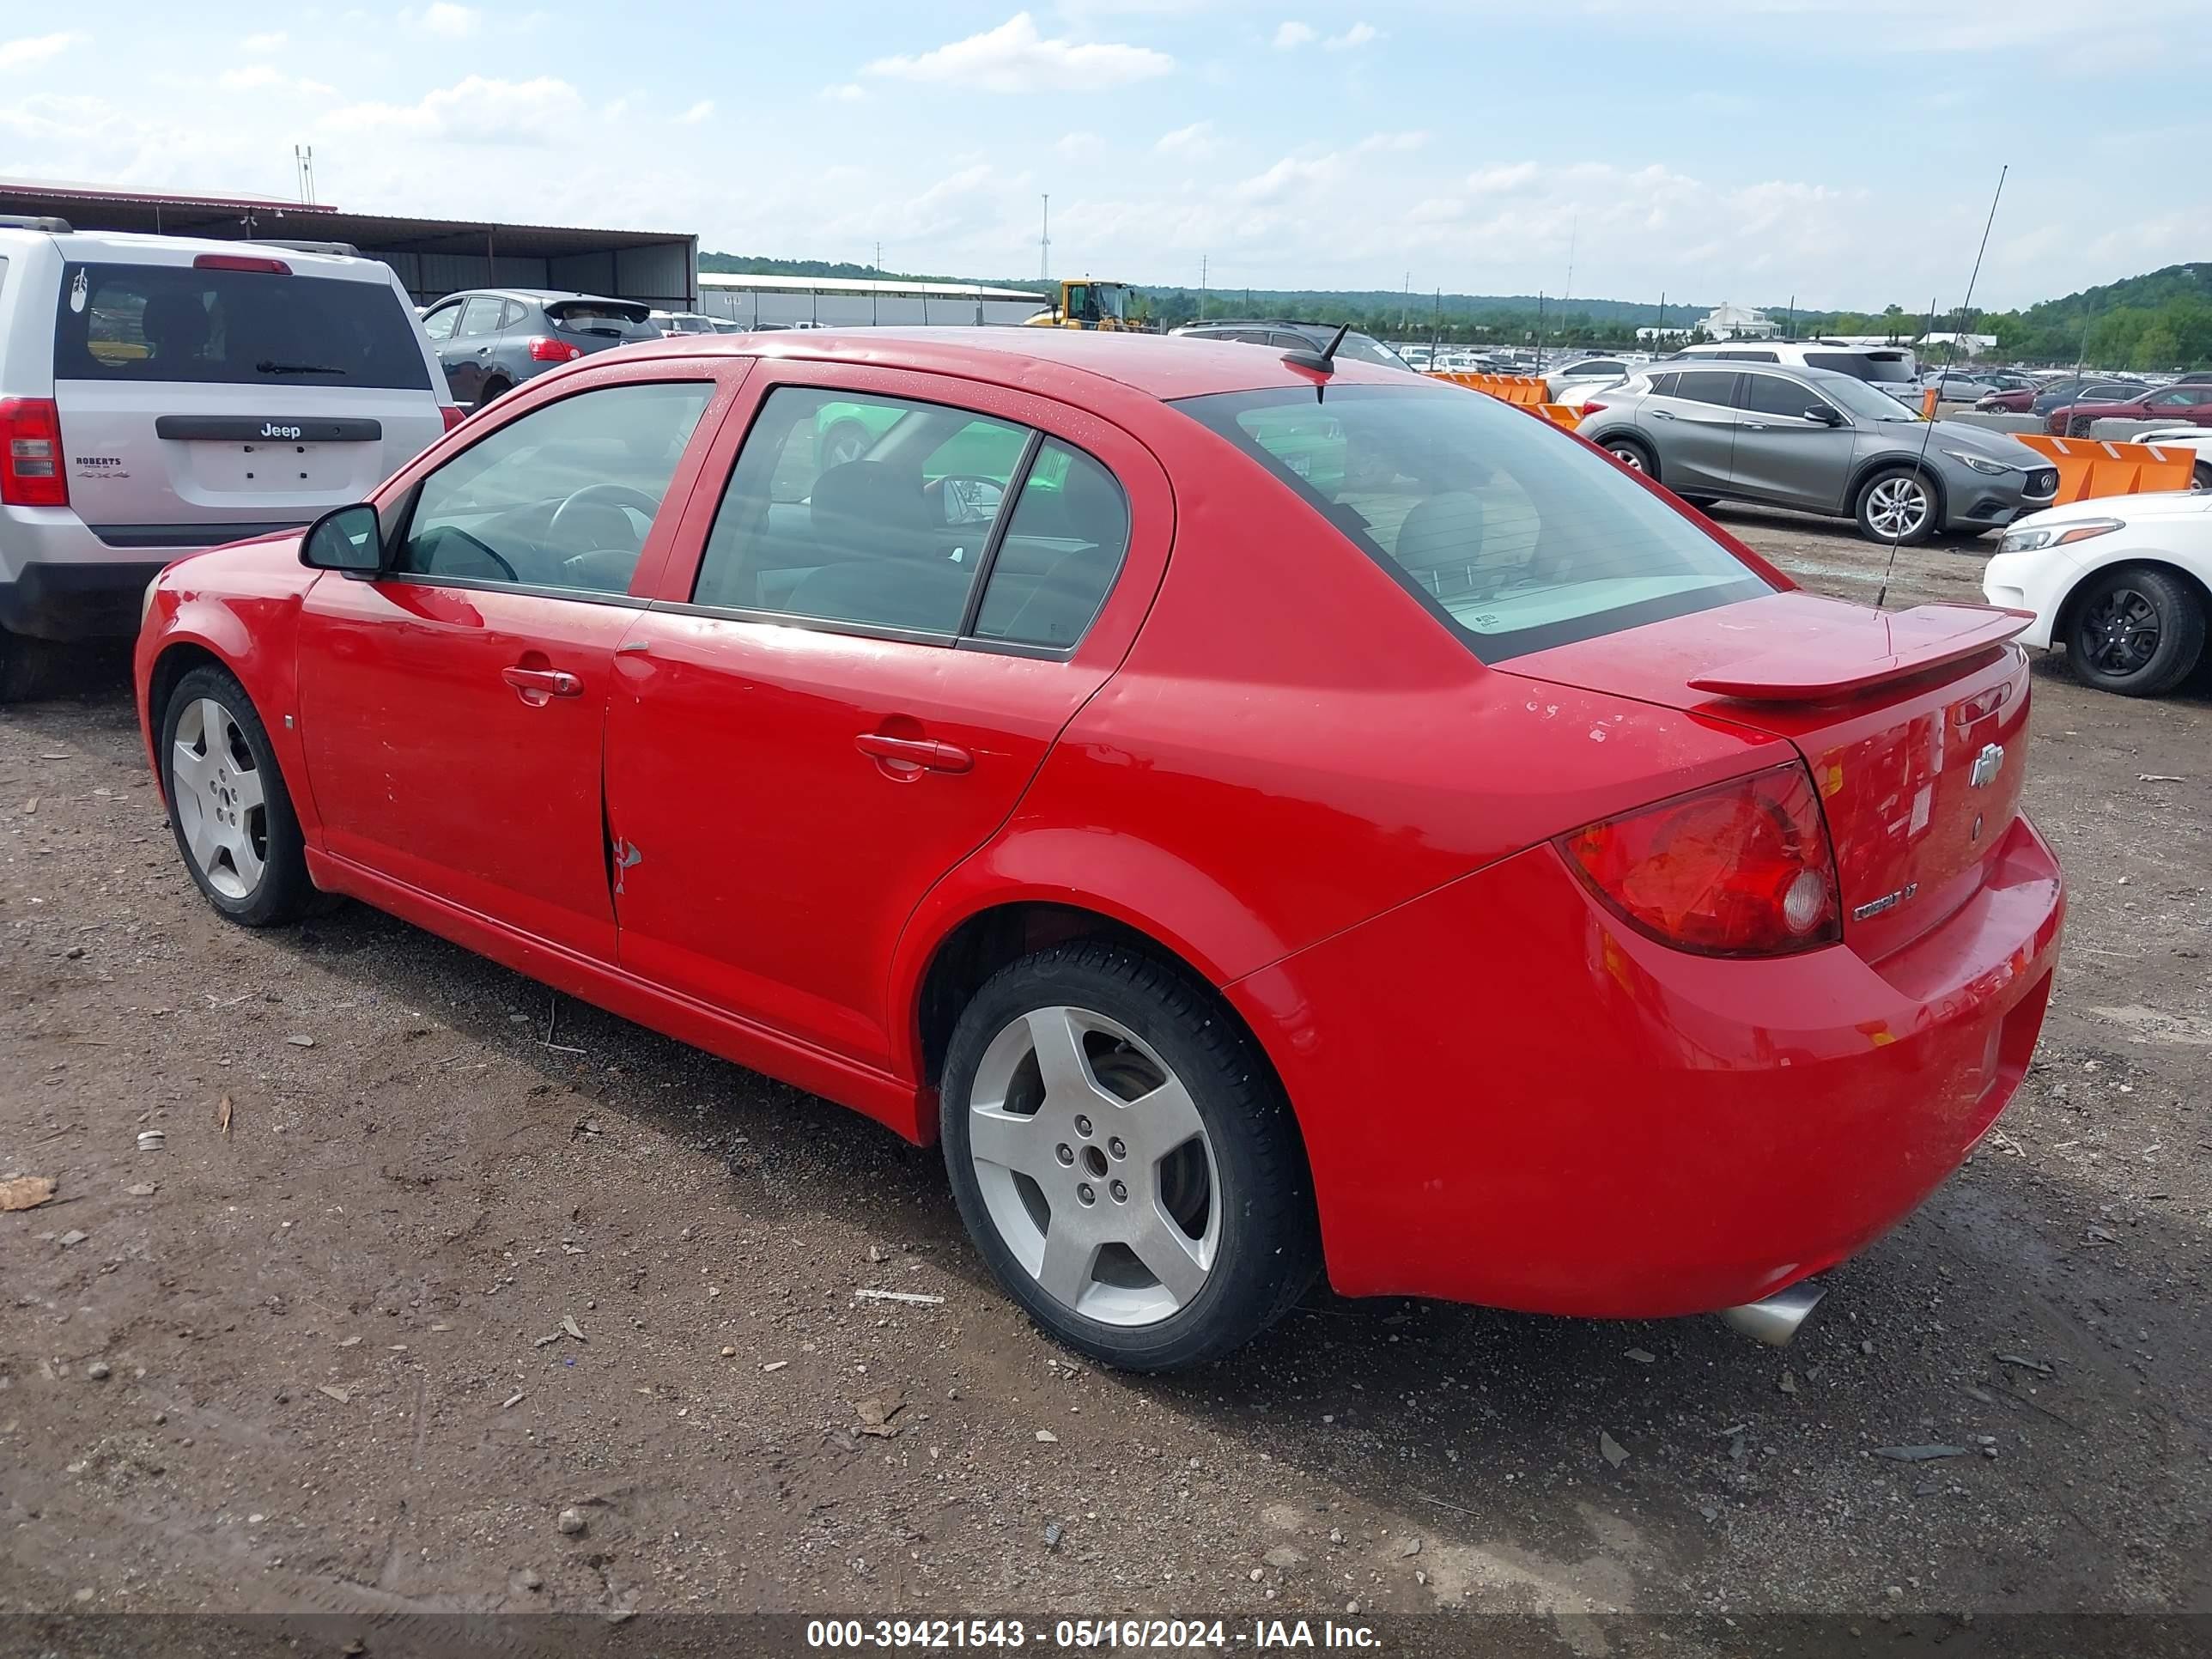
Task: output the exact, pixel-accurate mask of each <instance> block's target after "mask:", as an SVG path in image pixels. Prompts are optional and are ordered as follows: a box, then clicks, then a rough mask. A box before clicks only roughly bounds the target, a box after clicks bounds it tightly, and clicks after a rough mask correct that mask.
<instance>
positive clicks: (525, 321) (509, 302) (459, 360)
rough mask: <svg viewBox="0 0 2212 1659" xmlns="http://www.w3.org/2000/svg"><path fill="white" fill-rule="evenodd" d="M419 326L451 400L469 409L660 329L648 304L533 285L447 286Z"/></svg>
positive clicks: (653, 335) (653, 336)
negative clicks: (455, 290) (451, 290)
mask: <svg viewBox="0 0 2212 1659" xmlns="http://www.w3.org/2000/svg"><path fill="white" fill-rule="evenodd" d="M422 331H423V332H424V333H425V334H427V335H428V336H429V337H430V344H431V348H432V349H434V350H435V351H436V352H437V354H438V362H439V363H440V364H441V366H442V367H443V368H444V369H445V371H446V383H447V386H450V387H451V388H452V389H453V401H454V402H455V403H457V404H460V405H461V406H462V407H463V408H465V409H471V410H475V409H482V408H483V406H484V405H485V404H488V403H489V402H490V401H491V400H492V399H493V398H496V397H498V396H500V395H501V393H502V392H508V391H511V390H513V388H514V387H515V386H520V385H521V383H522V382H523V381H525V380H530V379H532V378H533V377H535V376H537V375H539V374H544V372H545V371H546V370H547V369H549V368H559V367H560V366H561V365H562V363H567V362H574V361H575V360H576V359H577V358H579V357H582V356H588V355H589V354H591V353H592V352H594V351H605V350H606V349H609V348H610V347H612V346H618V345H627V344H629V343H630V342H631V341H633V340H657V339H659V337H660V331H659V329H658V328H656V327H655V326H653V308H652V307H650V306H641V305H638V304H636V303H635V302H634V301H629V300H610V299H607V298H605V296H604V295H597V294H562V293H552V292H549V291H548V290H546V289H535V288H496V289H470V290H468V291H467V292H465V293H461V294H449V295H447V296H446V297H445V298H444V299H442V300H441V301H438V303H437V304H436V305H435V306H432V307H430V308H429V310H428V311H427V312H425V313H422Z"/></svg>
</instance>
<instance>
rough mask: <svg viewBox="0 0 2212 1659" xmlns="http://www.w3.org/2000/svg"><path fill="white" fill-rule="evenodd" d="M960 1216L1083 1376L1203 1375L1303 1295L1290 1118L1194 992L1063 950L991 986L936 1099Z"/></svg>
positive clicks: (1117, 955)
mask: <svg viewBox="0 0 2212 1659" xmlns="http://www.w3.org/2000/svg"><path fill="white" fill-rule="evenodd" d="M941 1100H942V1131H943V1137H944V1142H945V1167H946V1170H947V1171H948V1173H949V1174H950V1176H951V1182H952V1191H953V1195H954V1196H955V1198H957V1200H958V1201H959V1205H960V1212H961V1215H962V1218H963V1219H964V1220H965V1221H966V1223H967V1225H968V1230H969V1233H970V1234H971V1235H972V1236H973V1237H974V1238H975V1243H976V1246H977V1248H978V1249H981V1251H982V1253H983V1255H984V1257H985V1259H986V1260H987V1261H988V1262H989V1263H990V1265H991V1268H992V1271H993V1272H994V1273H996V1274H997V1275H998V1278H999V1280H1000V1283H1001V1284H1002V1285H1004V1286H1005V1287H1006V1291H1007V1292H1008V1293H1009V1294H1010V1295H1012V1297H1013V1298H1014V1299H1015V1300H1016V1301H1017V1302H1018V1303H1020V1304H1022V1306H1023V1308H1024V1310H1026V1311H1027V1312H1028V1313H1029V1315H1030V1317H1031V1318H1032V1319H1034V1320H1035V1321H1036V1322H1037V1323H1038V1324H1039V1325H1041V1326H1042V1327H1043V1328H1045V1330H1046V1331H1047V1332H1048V1333H1049V1334H1052V1335H1053V1336H1054V1337H1056V1338H1058V1339H1059V1340H1061V1341H1063V1342H1065V1343H1066V1344H1067V1345H1068V1346H1071V1347H1073V1348H1077V1349H1079V1350H1080V1351H1081V1352H1084V1353H1086V1354H1089V1355H1090V1356H1091V1358H1094V1359H1097V1360H1100V1361H1103V1362H1104V1363H1106V1364H1112V1365H1119V1366H1123V1367H1126V1368H1128V1369H1130V1370H1147V1371H1158V1370H1176V1369H1180V1368H1181V1367H1183V1366H1186V1365H1194V1364H1201V1363H1203V1362H1205V1361H1206V1360H1209V1359H1213V1358H1218V1357H1219V1356H1220V1355H1222V1354H1225V1353H1226V1352H1229V1351H1230V1350H1231V1349H1233V1348H1236V1347H1237V1346H1241V1345H1242V1344H1243V1343H1244V1342H1246V1341H1248V1340H1250V1339H1251V1338H1252V1337H1254V1336H1255V1335H1257V1334H1259V1333H1260V1332H1261V1331H1262V1330H1264V1329H1266V1328H1267V1326H1269V1325H1271V1324H1273V1322H1275V1320H1277V1319H1278V1318H1279V1317H1280V1316H1282V1314H1283V1313H1284V1311H1285V1310H1287V1309H1288V1308H1289V1307H1290V1305H1291V1303H1292V1302H1294V1301H1296V1300H1297V1297H1298V1296H1299V1295H1300V1294H1301V1293H1303V1292H1304V1290H1305V1288H1306V1286H1307V1285H1309V1284H1310V1283H1311V1282H1312V1279H1313V1274H1314V1271H1315V1267H1316V1262H1317V1259H1318V1247H1317V1243H1316V1236H1315V1229H1314V1223H1313V1200H1312V1196H1311V1190H1310V1180H1309V1178H1308V1176H1307V1174H1306V1168H1305V1160H1304V1153H1303V1151H1302V1149H1301V1147H1300V1146H1299V1144H1298V1138H1297V1129H1296V1127H1295V1126H1294V1124H1293V1123H1292V1122H1291V1115H1290V1109H1289V1107H1288V1106H1287V1104H1285V1102H1284V1101H1283V1100H1282V1098H1281V1096H1280V1093H1279V1091H1277V1090H1276V1089H1275V1087H1274V1086H1273V1082H1272V1079H1269V1078H1268V1076H1267V1071H1266V1067H1265V1066H1264V1065H1263V1064H1261V1062H1260V1061H1259V1060H1258V1059H1257V1057H1256V1056H1255V1055H1254V1054H1251V1053H1250V1052H1249V1042H1248V1040H1247V1039H1246V1038H1245V1037H1244V1036H1243V1034H1242V1033H1240V1032H1237V1031H1235V1030H1232V1029H1231V1022H1229V1021H1227V1020H1225V1018H1223V1016H1222V1012H1221V1010H1220V1009H1219V1008H1218V1006H1215V1005H1214V1003H1213V1001H1212V997H1211V995H1210V994H1208V993H1207V992H1206V991H1205V990H1204V989H1203V988H1201V987H1198V986H1195V985H1194V984H1192V983H1191V982H1190V981H1187V980H1186V979H1184V978H1183V976H1182V975H1181V974H1179V973H1177V972H1176V971H1175V970H1174V969H1171V968H1170V967H1168V966H1166V965H1165V964H1163V963H1158V962H1156V961H1154V960H1152V959H1151V958H1149V957H1145V956H1142V955H1139V954H1138V953H1136V952H1135V951H1128V950H1124V949H1121V948H1120V947H1118V946H1115V945H1106V944H1103V943H1101V942H1098V941H1088V942H1084V941H1078V942H1075V943H1072V944H1069V945H1059V946H1055V947H1054V948H1053V949H1051V950H1048V951H1042V952H1040V953H1038V954H1037V955H1036V956H1032V957H1025V958H1024V959H1023V960H1022V961H1019V962H1017V963H1013V964H1012V966H1010V967H1008V968H1006V969H1002V970H1001V971H1000V973H999V974H997V975H994V977H993V978H992V979H991V981H989V982H988V983H987V984H986V985H985V986H984V987H983V988H982V989H981V991H979V992H977V993H976V994H975V1000H973V1001H972V1002H971V1003H969V1006H968V1007H967V1009H966V1010H965V1011H964V1012H963V1013H962V1015H961V1018H960V1022H959V1024H958V1025H957V1028H956V1029H955V1030H954V1032H953V1036H952V1042H951V1048H950V1050H949V1051H948V1053H947V1054H946V1056H945V1075H944V1081H943V1086H942V1090H941Z"/></svg>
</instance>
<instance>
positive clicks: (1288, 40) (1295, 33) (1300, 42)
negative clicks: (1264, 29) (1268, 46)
mask: <svg viewBox="0 0 2212 1659" xmlns="http://www.w3.org/2000/svg"><path fill="white" fill-rule="evenodd" d="M1313 38H1314V29H1313V25H1312V24H1310V23H1301V22H1297V21H1291V22H1287V23H1285V24H1284V25H1283V26H1282V27H1280V28H1279V29H1277V30H1276V31H1275V50H1276V51H1277V52H1295V51H1297V49H1298V48H1299V47H1300V46H1307V45H1310V44H1311V42H1312V40H1313Z"/></svg>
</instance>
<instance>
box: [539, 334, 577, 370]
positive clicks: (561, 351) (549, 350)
mask: <svg viewBox="0 0 2212 1659" xmlns="http://www.w3.org/2000/svg"><path fill="white" fill-rule="evenodd" d="M583 355H584V349H583V347H581V346H572V345H570V344H569V343H568V342H567V341H566V340H556V339H552V338H550V337H548V336H545V335H543V334H533V335H532V336H531V337H530V361H531V362H533V363H573V362H575V361H576V359H577V358H579V357H580V356H583Z"/></svg>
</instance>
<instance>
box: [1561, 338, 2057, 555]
mask: <svg viewBox="0 0 2212 1659" xmlns="http://www.w3.org/2000/svg"><path fill="white" fill-rule="evenodd" d="M1677 365H1684V366H1680V367H1678V366H1677ZM1577 430H1578V431H1579V432H1580V433H1581V435H1583V437H1585V438H1588V439H1589V441H1591V442H1592V443H1594V444H1596V445H1597V446H1598V447H1600V448H1601V449H1604V450H1607V451H1608V452H1609V453H1611V454H1612V456H1613V459H1615V460H1617V461H1619V462H1620V463H1621V465H1624V466H1627V467H1630V468H1632V469H1633V470H1635V471H1638V472H1646V473H1649V474H1650V475H1651V476H1652V477H1655V478H1656V479H1657V480H1658V481H1659V482H1660V483H1663V484H1665V485H1666V486H1667V487H1668V489H1671V490H1673V491H1674V493H1675V494H1676V495H1680V496H1681V497H1682V498H1683V499H1684V500H1686V501H1689V502H1691V503H1692V505H1695V506H1699V507H1704V506H1708V505H1710V504H1711V503H1712V502H1713V501H1718V500H1720V499H1721V498H1722V497H1723V496H1726V497H1728V498H1729V499H1731V500H1735V501H1756V502H1759V503H1761V504H1763V505H1765V506H1770V507H1796V508H1797V509H1799V510H1800V511H1803V512H1808V513H1834V514H1836V515H1838V517H1848V518H1853V519H1856V520H1858V526H1859V530H1860V532H1861V533H1863V535H1865V536H1866V537H1867V538H1869V539H1870V540H1873V541H1878V542H1889V541H1896V542H1905V543H1912V542H1919V541H1925V540H1926V539H1927V538H1928V537H1929V536H1930V535H1931V534H1933V533H1934V532H1936V531H1937V530H1947V531H1965V532H1969V533H1972V532H1980V531H1984V530H1995V529H1997V528H1999V527H2000V526H2004V525H2008V524H2010V523H2011V522H2012V521H2013V520H2015V519H2016V518H2018V517H2019V516H2020V515H2021V513H2033V512H2036V511H2038V510H2039V509H2040V508H2043V507H2048V506H2050V505H2051V500H2052V498H2053V497H2054V496H2055V495H2057V493H2058V472H2057V468H2055V467H2053V466H2051V464H2050V463H2049V462H2047V461H2045V459H2043V457H2042V456H2040V455H2039V454H2038V453H2036V452H2035V451H2033V450H2032V449H2030V448H2029V447H2027V445H2025V444H2023V443H2021V442H2018V441H2015V439H2014V438H2013V437H2012V436H2011V435H2008V434H2006V433H2002V432H1989V431H1985V430H1984V429H1983V428H1980V427H1976V426H1967V425H1965V424H1963V423H1961V422H1955V421H1937V422H1933V423H1932V424H1931V423H1930V422H1926V421H1923V420H1922V419H1921V418H1920V417H1919V416H1917V415H1915V414H1913V413H1912V412H1911V410H1908V409H1906V408H1905V407H1904V406H1903V405H1902V404H1899V403H1898V402H1897V400H1896V399H1895V398H1892V397H1890V396H1889V395H1888V394H1887V393H1886V392H1880V391H1877V390H1875V387H1873V386H1869V384H1868V383H1867V382H1866V381H1864V380H1859V379H1858V378H1857V377H1856V376H1854V375H1850V374H1838V373H1836V372H1834V371H1833V370H1830V369H1821V368H1782V367H1779V366H1777V367H1774V368H1763V367H1762V368H1751V367H1748V366H1747V365H1744V364H1740V363H1715V364H1713V365H1712V366H1711V368H1704V367H1694V368H1693V367H1688V366H1686V360H1684V359H1680V358H1676V359H1674V360H1673V361H1672V362H1667V363H1654V364H1652V365H1650V367H1649V368H1645V369H1643V370H1641V371H1639V372H1638V373H1637V374H1633V375H1632V376H1630V377H1629V379H1628V380H1626V381H1624V382H1623V383H1622V384H1621V385H1620V386H1616V387H1614V388H1613V389H1612V390H1611V391H1609V392H1604V393H1603V394H1601V396H1599V397H1598V398H1595V399H1594V400H1593V401H1592V403H1591V404H1589V406H1588V412H1586V413H1585V415H1584V416H1583V422H1582V425H1581V426H1580V427H1579V428H1577Z"/></svg>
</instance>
